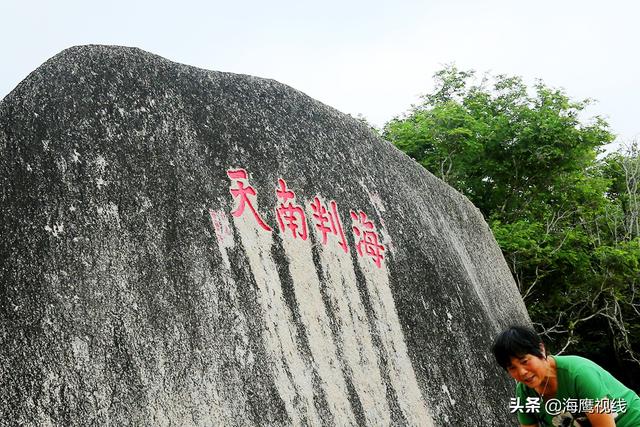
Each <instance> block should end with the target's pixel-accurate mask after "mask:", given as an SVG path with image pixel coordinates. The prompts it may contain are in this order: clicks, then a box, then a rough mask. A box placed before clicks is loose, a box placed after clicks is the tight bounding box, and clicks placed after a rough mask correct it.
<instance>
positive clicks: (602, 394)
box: [492, 326, 640, 427]
mask: <svg viewBox="0 0 640 427" xmlns="http://www.w3.org/2000/svg"><path fill="white" fill-rule="evenodd" d="M492 351H493V354H494V356H495V358H496V361H497V362H498V364H499V365H500V366H502V367H503V368H504V369H505V370H506V371H507V372H508V373H509V375H511V377H512V378H514V379H515V380H516V381H517V382H518V384H517V385H516V398H515V399H512V401H511V410H512V412H517V414H518V420H519V422H520V425H521V426H523V427H534V426H536V427H537V426H540V427H542V426H595V427H604V426H607V427H612V426H617V427H620V426H622V427H638V426H640V398H639V397H638V395H637V394H636V393H635V392H633V390H630V389H629V388H627V387H625V386H624V385H623V384H622V383H621V382H620V381H618V380H616V379H615V378H614V377H613V376H612V375H611V374H610V373H609V372H607V371H606V370H604V369H603V368H601V367H600V366H598V365H597V364H596V363H594V362H592V361H590V360H588V359H585V358H583V357H579V356H551V355H548V354H547V352H546V349H545V347H544V344H543V342H542V340H541V339H540V337H539V336H538V334H537V333H536V332H535V331H534V330H533V329H530V328H525V327H521V326H512V327H510V328H508V329H506V330H505V331H503V332H502V333H501V334H500V335H498V336H497V337H496V339H495V340H494V342H493V346H492Z"/></svg>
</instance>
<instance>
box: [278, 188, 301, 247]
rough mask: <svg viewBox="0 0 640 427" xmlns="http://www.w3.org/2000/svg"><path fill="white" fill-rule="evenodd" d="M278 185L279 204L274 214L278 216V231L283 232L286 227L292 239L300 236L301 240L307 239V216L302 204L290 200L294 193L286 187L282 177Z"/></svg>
mask: <svg viewBox="0 0 640 427" xmlns="http://www.w3.org/2000/svg"><path fill="white" fill-rule="evenodd" d="M278 185H279V188H276V196H277V197H278V199H279V200H280V204H279V205H278V207H277V208H276V216H277V217H278V225H279V226H280V231H281V232H283V233H284V232H285V229H286V228H288V229H289V230H291V234H293V238H294V239H295V238H296V237H298V236H300V238H301V239H302V240H307V217H306V215H305V214H304V209H303V208H302V206H300V205H296V204H294V203H292V202H291V201H292V200H294V199H295V197H296V195H295V193H294V192H293V191H292V190H289V189H288V188H287V183H286V182H285V181H284V179H278ZM285 227H286V228H285Z"/></svg>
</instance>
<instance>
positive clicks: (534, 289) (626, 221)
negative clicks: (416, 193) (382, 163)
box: [383, 66, 640, 388]
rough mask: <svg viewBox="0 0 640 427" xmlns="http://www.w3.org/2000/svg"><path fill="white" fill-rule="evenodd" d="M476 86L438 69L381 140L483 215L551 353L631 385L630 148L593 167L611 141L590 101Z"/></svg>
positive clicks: (502, 84)
mask: <svg viewBox="0 0 640 427" xmlns="http://www.w3.org/2000/svg"><path fill="white" fill-rule="evenodd" d="M474 78H475V73H474V72H473V71H461V70H458V69H457V68H456V67H454V66H449V67H447V68H445V69H443V70H441V71H439V72H437V73H436V74H435V88H434V90H433V91H432V92H431V93H429V94H427V95H424V96H423V97H422V103H421V104H420V105H418V106H415V107H413V108H412V110H411V111H410V112H409V113H408V114H406V115H405V116H404V117H400V118H396V119H394V120H392V121H390V122H389V123H387V125H386V126H385V128H384V130H383V136H384V137H385V138H386V139H388V140H389V141H391V142H392V143H394V144H395V145H396V146H397V147H398V148H400V149H401V150H403V151H405V152H406V153H407V154H408V155H409V156H411V157H412V158H414V159H415V160H416V161H418V162H419V163H420V164H421V165H423V166H424V167H425V168H427V169H428V170H430V171H431V172H432V173H434V174H435V175H437V176H438V177H440V178H441V179H443V180H444V181H445V182H447V183H449V184H450V185H452V186H453V187H455V188H456V189H457V190H459V191H460V192H462V193H463V194H465V195H466V196H467V197H468V198H469V199H470V200H471V201H472V202H473V203H474V204H475V205H476V206H477V207H478V208H479V209H480V210H481V211H482V213H483V214H484V216H485V218H486V219H487V221H488V222H489V224H490V225H491V228H492V230H493V233H494V235H495V237H496V240H497V242H498V243H499V245H500V247H501V248H502V251H503V253H504V255H505V259H506V260H507V262H508V263H509V266H510V268H511V271H512V273H513V275H514V278H515V280H516V282H517V284H518V287H519V289H520V291H521V293H522V296H523V298H524V301H525V304H526V305H527V308H528V310H529V314H530V315H531V318H532V320H533V321H534V323H536V324H537V325H538V326H539V329H540V330H541V331H542V332H543V334H545V335H546V339H547V341H549V342H550V344H551V346H552V347H554V349H555V350H556V351H560V352H562V351H571V352H573V353H579V354H584V355H586V356H588V357H591V358H593V359H595V360H597V361H599V362H601V363H603V364H605V365H607V367H609V369H611V370H613V371H614V372H617V373H620V374H623V373H627V374H628V375H627V376H626V377H625V380H626V382H627V383H628V384H630V385H632V386H633V387H636V388H638V387H639V386H640V384H638V383H637V382H635V380H634V376H633V373H634V372H635V373H636V374H637V373H640V356H639V354H640V333H639V332H640V297H638V296H637V295H636V294H637V293H640V289H637V288H640V265H639V262H640V261H639V260H640V237H639V197H638V190H639V189H638V183H639V181H640V161H639V160H638V159H639V157H638V154H639V153H638V146H637V144H636V145H635V148H633V147H632V148H630V149H628V150H627V151H625V152H618V153H614V154H611V155H609V156H607V157H604V158H602V159H599V158H598V154H599V153H600V150H601V148H602V147H603V146H604V145H605V144H608V143H609V142H611V141H612V140H613V135H612V133H611V132H610V131H609V129H608V125H607V123H606V121H604V120H603V119H601V118H599V117H595V118H593V119H591V120H589V121H585V120H583V119H582V116H583V112H584V109H585V107H587V105H589V103H590V101H589V100H583V101H575V100H572V99H570V98H569V97H568V96H567V94H566V93H565V92H564V91H563V90H560V89H554V88H551V87H549V86H547V85H545V84H544V83H543V82H541V81H538V82H537V83H536V84H535V85H533V87H528V86H527V85H526V84H525V83H524V82H523V81H522V79H520V78H518V77H510V76H505V75H498V76H495V77H493V76H485V77H484V78H483V79H482V80H481V81H480V82H479V83H475V80H474ZM608 355H614V356H615V357H614V360H615V361H614V362H613V363H611V362H610V360H611V358H610V357H608ZM623 376H624V375H623ZM637 377H638V376H636V378H637Z"/></svg>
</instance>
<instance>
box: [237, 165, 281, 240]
mask: <svg viewBox="0 0 640 427" xmlns="http://www.w3.org/2000/svg"><path fill="white" fill-rule="evenodd" d="M227 176H228V177H229V178H231V179H232V180H233V184H236V185H237V187H235V188H229V191H230V192H231V195H232V196H233V198H234V199H239V200H238V207H237V208H236V209H235V210H234V211H233V212H231V215H233V216H235V217H239V216H240V215H242V213H243V212H244V208H245V206H248V207H249V210H250V211H251V213H252V214H253V217H254V218H255V219H256V221H257V222H258V224H259V225H260V227H262V228H263V229H264V230H266V231H271V227H269V225H267V224H266V223H265V222H264V220H263V219H262V218H261V217H260V214H258V212H257V211H256V208H255V207H254V206H253V203H251V200H250V199H249V196H253V197H255V195H256V190H255V189H254V188H253V187H252V186H250V185H249V184H248V182H247V184H246V185H245V182H244V181H247V180H248V175H247V171H245V170H244V169H230V170H228V171H227Z"/></svg>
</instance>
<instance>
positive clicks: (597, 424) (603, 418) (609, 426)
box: [587, 412, 616, 427]
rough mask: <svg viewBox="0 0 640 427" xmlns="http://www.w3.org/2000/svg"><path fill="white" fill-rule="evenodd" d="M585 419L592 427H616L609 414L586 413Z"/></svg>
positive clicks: (613, 419)
mask: <svg viewBox="0 0 640 427" xmlns="http://www.w3.org/2000/svg"><path fill="white" fill-rule="evenodd" d="M587 418H588V419H589V421H590V422H591V425H592V426H593V427H616V421H615V418H613V415H611V414H610V413H604V414H598V413H596V412H591V413H587Z"/></svg>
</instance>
